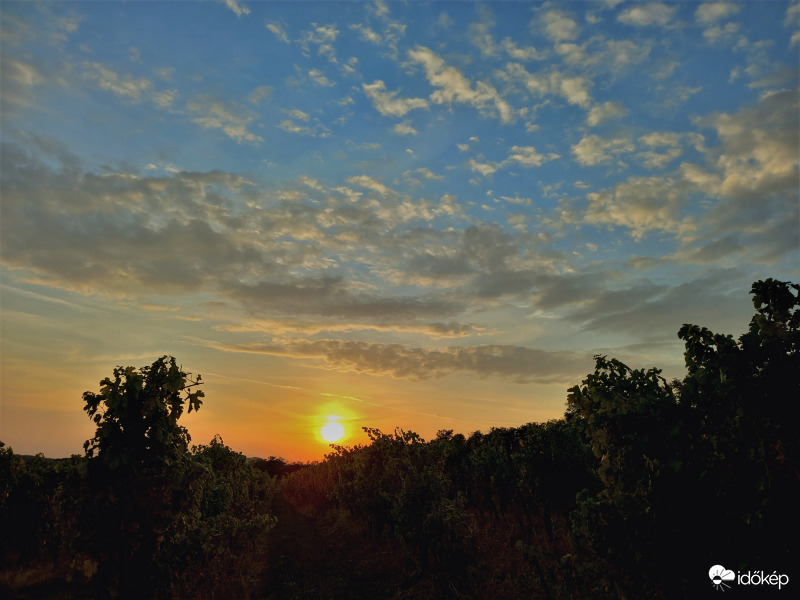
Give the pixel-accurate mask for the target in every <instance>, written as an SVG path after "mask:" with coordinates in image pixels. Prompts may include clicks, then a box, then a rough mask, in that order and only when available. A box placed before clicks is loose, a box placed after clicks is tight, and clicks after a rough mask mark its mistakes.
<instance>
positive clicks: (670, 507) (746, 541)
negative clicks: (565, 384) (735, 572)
mask: <svg viewBox="0 0 800 600" xmlns="http://www.w3.org/2000/svg"><path fill="white" fill-rule="evenodd" d="M799 290H800V287H799V286H797V285H794V284H790V283H788V282H779V281H774V280H771V279H769V280H766V281H759V282H756V283H755V284H753V288H752V293H753V303H754V305H755V308H756V311H757V313H756V315H755V316H754V317H753V319H752V320H751V323H750V328H749V331H748V332H747V333H745V334H744V335H742V336H741V337H740V338H739V340H738V341H737V340H735V339H734V338H733V336H730V335H720V334H714V333H712V332H711V331H709V330H708V329H706V328H701V327H698V326H696V325H684V326H683V327H682V328H681V330H680V332H679V334H678V335H679V337H680V338H681V339H682V340H684V342H685V344H686V352H685V358H686V365H687V370H688V373H687V375H686V377H685V378H684V379H683V380H681V381H676V382H674V383H673V384H671V385H668V384H667V382H666V381H665V380H664V379H663V378H662V377H660V375H659V373H660V371H659V370H658V369H650V370H647V371H645V370H633V369H630V368H629V367H627V366H626V365H624V364H622V363H621V362H619V361H617V360H614V359H611V360H608V359H606V358H605V357H597V366H596V370H595V372H594V373H593V374H590V375H589V376H587V378H586V379H585V380H584V382H583V385H582V386H581V387H577V386H576V387H574V388H572V389H571V390H570V395H569V397H568V403H569V408H568V415H572V416H573V417H574V418H577V419H578V420H579V421H580V422H581V423H583V428H584V433H585V436H586V439H587V441H588V442H589V443H590V444H591V446H592V449H593V451H594V453H595V456H597V458H598V459H599V460H600V465H599V469H598V474H599V476H600V478H601V480H602V481H603V483H604V489H603V490H602V491H601V492H600V493H598V494H596V495H592V494H584V495H583V496H582V497H581V501H580V502H579V505H578V510H577V511H576V513H575V515H574V521H573V523H574V527H575V531H576V533H577V534H578V537H579V539H580V541H581V542H582V543H583V544H584V551H586V552H594V553H596V555H597V557H596V560H598V561H599V562H600V564H602V566H603V569H602V570H603V571H604V572H606V573H608V574H609V575H608V579H606V580H605V581H602V582H601V585H606V586H612V587H615V588H616V589H618V590H628V593H631V594H632V595H649V596H653V595H659V594H666V595H668V596H672V595H676V594H677V595H685V593H686V590H687V589H688V587H687V586H688V585H689V581H688V579H686V578H685V577H684V578H681V577H680V576H676V575H675V574H676V573H680V572H685V565H686V564H701V565H702V564H714V563H719V562H720V561H722V562H723V563H724V564H726V565H729V564H730V565H736V564H741V565H747V564H749V565H753V564H770V565H776V566H779V565H781V564H784V565H786V564H789V563H790V560H789V559H790V550H791V544H792V542H790V541H786V538H785V537H784V536H782V535H781V530H785V529H786V528H787V527H788V528H791V527H795V528H796V527H797V526H798V525H800V523H798V518H797V516H796V504H797V501H798V500H800V485H799V483H800V478H799V477H798V475H797V473H798V466H800V465H799V463H798V447H797V441H798V436H797V433H796V425H795V421H794V420H793V419H792V418H791V417H792V416H793V406H792V404H793V402H794V401H795V400H794V399H796V398H798V397H800V387H798V386H799V385H800V379H798V373H800V352H798V350H799V349H800V338H799V337H798V325H799V324H800V312H799V311H797V308H796V307H797V306H800V301H799V300H798V295H797V292H798V291H799ZM674 539H680V540H681V541H682V547H683V548H685V551H684V552H682V553H681V554H680V555H676V554H675V553H674V552H673V551H672V549H671V547H670V546H669V544H667V541H668V540H674ZM765 540H769V542H768V543H766V544H765V543H764V541H765Z"/></svg>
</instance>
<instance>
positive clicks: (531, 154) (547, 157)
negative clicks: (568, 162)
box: [503, 146, 561, 167]
mask: <svg viewBox="0 0 800 600" xmlns="http://www.w3.org/2000/svg"><path fill="white" fill-rule="evenodd" d="M557 158H561V157H560V155H558V154H555V153H553V152H551V153H548V154H540V153H539V152H537V151H536V148H534V147H533V146H512V147H511V153H510V154H509V155H508V158H507V159H506V160H505V161H503V165H504V166H505V165H507V164H512V163H516V164H518V165H520V166H522V167H541V166H542V164H543V163H545V162H548V161H551V160H555V159H557Z"/></svg>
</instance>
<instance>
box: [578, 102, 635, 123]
mask: <svg viewBox="0 0 800 600" xmlns="http://www.w3.org/2000/svg"><path fill="white" fill-rule="evenodd" d="M627 114H628V109H626V108H625V107H624V106H622V105H621V104H620V103H619V102H604V103H603V104H598V105H597V106H594V107H592V109H591V110H590V111H589V114H588V115H587V116H586V124H587V125H589V126H590V127H596V126H597V125H600V123H602V122H603V121H607V120H609V119H619V118H621V117H624V116H625V115H627Z"/></svg>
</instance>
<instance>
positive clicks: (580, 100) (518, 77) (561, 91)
mask: <svg viewBox="0 0 800 600" xmlns="http://www.w3.org/2000/svg"><path fill="white" fill-rule="evenodd" d="M505 76H506V77H507V78H509V79H510V80H511V81H518V82H520V83H522V85H524V86H525V87H526V88H527V90H528V91H529V92H530V93H531V94H533V95H535V96H540V97H541V96H547V95H550V94H552V95H556V96H560V97H562V98H564V99H565V100H566V101H567V102H568V103H569V104H573V105H576V106H580V107H582V108H588V106H589V104H590V102H591V95H590V94H589V88H590V87H591V85H592V82H591V80H589V79H587V78H585V77H583V76H580V75H575V76H571V77H570V76H566V75H564V74H563V73H561V72H560V71H559V70H558V69H553V70H551V71H550V72H549V73H541V72H539V73H535V74H534V73H529V72H528V71H527V70H526V69H525V67H523V66H522V65H521V64H519V63H510V64H508V65H506V70H505Z"/></svg>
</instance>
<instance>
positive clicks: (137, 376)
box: [0, 279, 800, 599]
mask: <svg viewBox="0 0 800 600" xmlns="http://www.w3.org/2000/svg"><path fill="white" fill-rule="evenodd" d="M752 294H753V303H754V306H755V309H756V314H755V315H754V317H753V319H752V320H751V322H750V327H749V329H748V331H747V333H745V334H744V335H742V336H741V337H740V338H739V339H738V340H737V339H734V338H733V337H732V336H730V335H721V334H715V333H712V332H711V331H709V330H707V329H705V328H702V327H699V326H696V325H684V326H683V327H682V328H681V330H680V332H679V334H678V335H679V337H680V338H681V339H682V340H683V341H684V342H685V345H686V351H685V358H686V366H687V374H686V376H685V377H684V378H683V379H681V380H675V381H673V382H667V381H666V380H665V379H664V378H663V377H662V376H661V372H660V371H659V370H658V369H647V370H646V369H633V368H631V367H629V366H627V365H625V364H623V363H622V362H620V361H618V360H616V359H613V358H608V357H605V356H597V357H596V367H595V371H594V372H593V373H591V374H589V375H587V377H586V378H585V379H584V380H583V382H582V383H581V385H578V386H575V387H573V388H572V389H570V390H569V394H568V398H567V410H566V414H565V416H564V418H563V419H558V420H553V421H549V422H547V423H530V424H527V425H523V426H520V427H516V428H495V429H492V430H490V431H489V432H487V433H481V432H475V433H472V434H471V435H469V436H464V435H461V434H454V433H453V431H440V432H439V433H438V434H437V436H436V437H435V439H433V440H430V441H425V440H423V439H422V438H420V436H419V435H417V434H416V433H414V432H409V431H403V430H399V429H398V430H395V431H394V432H393V433H391V434H386V433H383V432H381V431H379V430H377V429H370V428H366V429H365V431H366V433H367V435H368V437H369V439H370V443H369V444H366V445H359V446H355V447H342V446H333V452H331V453H330V454H328V455H327V456H326V458H325V460H324V461H322V462H319V463H312V464H306V465H301V464H289V463H287V462H286V461H285V460H283V459H280V458H276V457H270V458H268V459H266V460H262V459H253V460H248V459H246V458H245V457H244V456H242V455H241V454H239V453H237V452H234V451H233V450H231V449H230V448H228V447H227V446H225V445H224V444H223V442H222V440H221V438H219V437H215V438H214V439H213V440H212V441H211V442H210V444H208V445H205V446H198V447H195V448H193V449H192V450H191V451H190V450H189V449H188V444H189V437H188V433H187V432H186V430H185V429H183V428H182V427H181V426H179V425H178V422H177V421H178V417H180V415H181V413H182V412H183V409H184V407H185V406H188V407H189V409H190V410H196V409H197V408H199V406H200V398H201V397H202V394H201V393H200V392H199V391H192V390H193V389H195V386H196V385H197V384H199V382H200V379H199V377H198V378H196V379H194V380H192V379H191V378H190V377H189V374H187V373H184V372H183V371H182V369H180V368H179V367H178V366H177V365H176V363H175V361H174V359H168V358H167V357H164V358H162V359H159V361H156V363H154V364H153V365H152V366H150V367H146V368H143V369H140V370H136V369H133V368H130V367H129V368H124V369H123V368H122V367H119V368H117V369H116V370H115V371H114V379H113V380H112V379H105V380H104V381H103V382H101V390H100V393H99V394H93V393H90V392H87V393H86V394H85V395H84V400H85V402H86V408H85V409H86V411H87V412H88V413H89V415H90V416H91V417H92V418H93V420H94V422H95V423H96V424H97V425H98V430H97V433H96V435H95V437H94V438H93V439H92V440H89V441H88V442H87V444H86V450H87V456H86V457H80V456H74V457H72V458H70V459H66V460H59V461H47V460H46V459H44V458H43V457H41V456H37V457H27V458H22V457H19V456H17V455H15V454H14V453H13V452H12V451H11V450H10V449H8V448H4V447H0V552H2V555H1V557H2V559H3V560H4V564H6V565H9V567H8V568H7V569H6V570H5V571H3V572H2V579H0V586H5V589H8V590H19V589H29V588H30V585H31V584H32V582H33V583H35V582H36V581H37V577H38V581H42V580H47V579H48V578H49V580H52V581H62V582H64V581H72V582H73V584H72V585H73V588H72V590H73V593H72V595H67V596H61V597H70V598H77V597H102V596H112V597H117V596H119V597H125V596H127V597H136V598H149V597H159V598H226V597H248V596H249V595H252V593H253V590H255V589H258V585H257V582H258V577H259V567H258V562H259V560H260V558H259V557H262V556H266V557H271V559H272V560H275V561H277V562H276V564H277V565H278V568H281V569H283V570H284V572H282V573H280V574H278V576H276V575H275V573H273V575H272V577H271V578H270V577H267V579H266V581H276V582H279V584H280V590H278V591H277V592H276V593H278V596H275V597H284V596H283V595H281V594H284V595H286V597H302V595H298V594H299V593H300V592H299V591H298V590H307V591H308V593H309V594H310V593H312V590H316V591H315V592H313V593H317V592H319V594H322V595H323V596H324V593H323V591H322V590H328V591H329V596H330V597H337V598H338V597H346V594H347V592H348V590H349V591H350V593H351V594H356V596H358V593H360V592H359V590H361V591H364V593H365V594H367V596H364V597H375V596H374V594H375V589H376V587H375V586H376V585H377V584H376V581H377V579H375V577H372V579H370V580H369V581H368V582H367V581H366V580H365V582H364V585H362V586H358V585H350V586H348V585H347V582H346V581H345V580H343V579H342V578H343V577H346V576H347V573H353V574H358V573H362V574H363V573H364V572H365V571H364V570H363V569H360V568H359V566H358V565H353V563H352V562H346V561H351V560H352V557H353V556H356V555H358V552H343V551H342V550H341V544H342V542H341V540H343V539H344V540H350V541H349V542H347V543H350V544H356V545H358V546H359V548H363V549H365V550H364V552H362V554H361V558H360V559H359V560H362V561H363V565H367V564H369V565H371V567H370V568H372V569H373V570H374V568H375V566H376V564H377V563H376V560H378V559H376V557H378V556H384V555H386V552H387V550H386V548H387V547H391V549H392V551H391V557H392V558H391V561H392V562H391V573H390V575H391V576H390V577H389V579H387V581H388V580H391V581H392V582H393V583H392V585H393V586H395V587H393V588H391V589H389V588H387V589H385V590H384V591H385V597H387V598H397V599H399V598H423V597H437V598H450V597H462V598H474V599H483V598H487V599H488V598H643V597H647V598H673V597H676V598H677V597H694V596H696V594H697V593H698V591H701V590H707V589H708V587H707V586H709V581H708V578H707V575H706V573H707V570H708V568H709V567H710V566H711V565H713V564H724V565H725V566H726V567H728V568H731V569H749V568H755V569H770V570H777V571H780V572H785V573H790V574H792V575H794V571H793V569H795V568H796V567H795V565H796V563H797V555H796V550H797V543H796V532H797V531H800V522H799V519H798V512H797V508H796V507H797V506H798V505H800V456H799V454H798V453H799V452H800V449H799V448H798V445H799V444H800V440H799V439H798V433H797V425H796V420H795V419H794V418H793V417H794V412H795V411H794V403H796V402H797V398H800V311H798V307H799V306H800V298H799V297H798V296H799V295H800V286H798V285H795V284H791V283H787V282H781V281H775V280H771V279H768V280H766V281H759V282H756V283H755V284H753V289H752ZM279 479H280V484H279V483H278V480H279ZM278 485H280V491H281V494H282V499H281V500H280V509H281V511H283V513H282V514H285V515H287V517H288V518H289V519H290V520H291V522H292V523H293V525H292V527H293V528H294V529H293V530H291V531H294V533H293V534H292V535H295V534H296V533H297V531H298V528H301V527H302V523H306V522H307V523H316V524H318V525H319V524H325V528H326V530H330V531H334V530H337V531H339V532H340V533H339V534H337V539H339V540H340V541H339V542H338V547H339V548H340V550H339V552H338V554H331V555H330V557H329V558H327V560H329V561H330V562H331V563H332V564H331V565H328V566H326V567H324V568H323V566H320V568H319V569H318V570H317V572H318V573H320V575H319V576H320V577H328V578H331V579H330V581H327V583H326V584H325V585H323V584H320V585H316V584H315V583H314V582H311V581H303V582H297V581H295V580H294V579H292V578H293V577H296V576H299V575H298V574H300V573H310V572H312V570H313V567H312V566H309V567H308V568H302V566H300V565H296V564H294V562H292V564H291V565H289V564H288V563H286V562H285V561H286V560H288V559H287V556H292V560H293V561H295V559H298V558H299V559H301V560H302V559H303V556H298V554H297V553H294V554H292V553H285V552H282V549H281V548H275V547H274V543H275V542H273V541H271V534H269V533H268V532H269V530H270V529H271V528H272V527H273V525H274V524H275V518H274V517H273V516H272V514H271V511H272V509H271V506H272V499H273V496H274V494H275V492H276V491H277V489H278ZM302 515H312V516H311V517H308V518H307V519H306V518H305V517H302ZM304 519H305V520H304ZM309 526H310V525H309ZM288 533H289V530H287V531H284V533H283V535H282V536H278V538H277V539H278V540H280V543H288V544H291V543H293V542H292V541H291V540H292V539H293V538H292V535H289V536H287V534H288ZM301 537H302V540H301V541H298V544H301V545H302V546H303V548H305V549H306V550H307V551H308V552H309V553H310V554H309V557H308V560H320V552H318V551H316V550H314V548H315V542H314V539H315V538H314V537H313V536H312V535H311V533H310V532H306V534H304V535H303V536H301ZM353 540H356V541H355V542H354V541H353ZM328 541H329V542H330V541H331V540H330V539H329V540H328ZM301 542H302V543H301ZM676 549H679V551H676ZM345 555H346V556H347V557H348V558H344V556H345ZM312 556H313V558H311V557H312ZM322 559H326V555H325V554H322ZM337 560H341V561H342V562H341V564H338V566H337V563H336V561H337ZM387 560H388V559H387ZM282 561H283V562H282ZM30 565H38V568H39V572H38V575H37V574H36V573H35V569H31V568H30ZM281 565H282V566H281ZM363 565H362V566H363ZM268 567H269V565H268ZM334 567H335V568H334ZM26 569H27V570H26ZM354 576H356V575H354ZM367 584H368V585H367ZM298 586H299V587H298ZM292 590H294V591H292ZM331 590H338V591H337V592H336V593H335V594H334V592H333V591H331ZM365 590H369V591H368V593H367V592H366V591H365ZM0 591H3V589H2V588H0ZM262 592H263V594H266V596H267V597H272V596H270V590H262ZM81 594H84V595H83V596H82V595H81ZM292 594H294V595H292ZM319 594H318V595H319ZM342 594H345V595H342Z"/></svg>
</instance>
